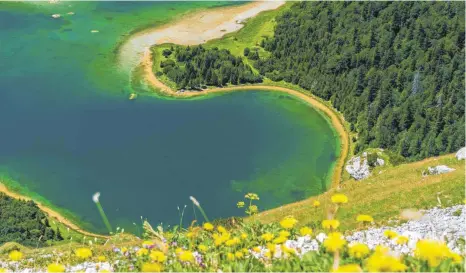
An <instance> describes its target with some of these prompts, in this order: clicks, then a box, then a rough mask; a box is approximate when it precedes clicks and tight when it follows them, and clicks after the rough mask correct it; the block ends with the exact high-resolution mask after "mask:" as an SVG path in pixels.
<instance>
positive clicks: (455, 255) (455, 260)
mask: <svg viewBox="0 0 466 273" xmlns="http://www.w3.org/2000/svg"><path fill="white" fill-rule="evenodd" d="M450 258H451V259H452V261H453V263H454V264H461V263H463V257H461V255H459V254H458V253H455V252H452V253H451V255H450Z"/></svg>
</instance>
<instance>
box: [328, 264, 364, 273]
mask: <svg viewBox="0 0 466 273" xmlns="http://www.w3.org/2000/svg"><path fill="white" fill-rule="evenodd" d="M332 272H342V273H343V272H362V269H361V267H360V266H359V265H358V264H345V265H342V266H339V267H338V268H337V269H335V270H333V271H332Z"/></svg>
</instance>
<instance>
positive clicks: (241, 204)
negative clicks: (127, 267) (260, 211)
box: [236, 201, 244, 208]
mask: <svg viewBox="0 0 466 273" xmlns="http://www.w3.org/2000/svg"><path fill="white" fill-rule="evenodd" d="M236 206H237V207H238V208H242V207H244V202H243V201H239V202H238V203H236Z"/></svg>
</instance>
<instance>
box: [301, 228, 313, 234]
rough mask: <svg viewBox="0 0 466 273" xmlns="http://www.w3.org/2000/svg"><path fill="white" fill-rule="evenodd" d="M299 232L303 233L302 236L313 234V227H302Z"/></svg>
mask: <svg viewBox="0 0 466 273" xmlns="http://www.w3.org/2000/svg"><path fill="white" fill-rule="evenodd" d="M299 234H301V236H306V235H309V236H310V235H312V229H310V228H308V227H302V228H301V229H300V230H299Z"/></svg>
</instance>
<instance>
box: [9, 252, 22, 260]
mask: <svg viewBox="0 0 466 273" xmlns="http://www.w3.org/2000/svg"><path fill="white" fill-rule="evenodd" d="M8 258H10V260H12V261H15V262H16V261H19V260H21V259H22V258H23V253H21V252H19V251H18V250H13V251H11V252H10V254H8Z"/></svg>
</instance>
